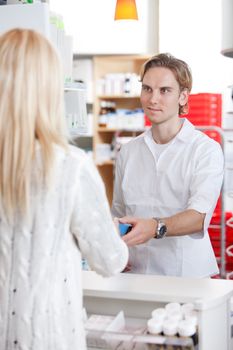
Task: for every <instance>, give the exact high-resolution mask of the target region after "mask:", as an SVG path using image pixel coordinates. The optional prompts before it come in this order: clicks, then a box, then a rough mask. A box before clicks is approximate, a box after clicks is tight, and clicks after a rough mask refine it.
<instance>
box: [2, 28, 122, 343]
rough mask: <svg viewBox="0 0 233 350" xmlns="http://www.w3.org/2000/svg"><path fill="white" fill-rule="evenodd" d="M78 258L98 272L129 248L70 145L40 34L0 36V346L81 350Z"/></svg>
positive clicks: (117, 263) (118, 263)
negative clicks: (84, 259) (85, 261)
mask: <svg viewBox="0 0 233 350" xmlns="http://www.w3.org/2000/svg"><path fill="white" fill-rule="evenodd" d="M81 254H82V256H83V257H85V258H86V259H87V261H88V264H89V265H90V267H91V268H92V269H94V270H95V271H97V272H98V273H100V274H102V275H106V276H109V275H112V274H116V273H118V272H120V271H121V270H122V269H123V268H124V267H125V265H126V263H127V260H128V250H127V247H126V245H125V243H124V242H123V241H122V240H121V238H120V237H119V235H118V233H117V231H116V228H115V225H114V223H113V221H112V219H111V214H110V210H109V207H108V204H107V199H106V195H105V190H104V186H103V183H102V181H101V179H100V176H99V175H98V172H97V170H96V168H95V167H94V165H93V163H92V162H91V161H90V160H89V159H88V158H87V157H86V156H85V154H84V152H83V151H81V150H79V149H78V148H76V147H73V146H69V145H68V142H67V136H66V128H65V123H64V108H63V83H62V72H61V68H60V61H59V59H58V56H57V54H56V52H55V50H54V48H53V47H52V46H51V44H50V43H49V42H48V41H47V39H45V38H44V37H43V36H42V35H40V34H38V33H36V32H34V31H31V30H22V29H13V30H11V31H9V32H7V33H5V34H3V35H2V36H0V320H1V321H0V349H1V350H7V349H24V350H27V349H28V350H29V349H31V350H42V349H43V350H46V349H51V350H75V349H77V350H78V349H79V350H84V349H85V348H86V344H85V335H84V327H83V323H82V282H81Z"/></svg>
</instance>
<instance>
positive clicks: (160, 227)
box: [153, 218, 167, 239]
mask: <svg viewBox="0 0 233 350" xmlns="http://www.w3.org/2000/svg"><path fill="white" fill-rule="evenodd" d="M153 219H154V220H155V221H157V228H156V232H155V236H154V238H156V239H160V238H164V237H165V236H166V233H167V226H166V225H165V223H164V222H162V220H161V219H160V218H153Z"/></svg>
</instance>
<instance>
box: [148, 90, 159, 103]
mask: <svg viewBox="0 0 233 350" xmlns="http://www.w3.org/2000/svg"><path fill="white" fill-rule="evenodd" d="M159 98H160V93H159V91H158V90H153V91H152V93H151V96H150V101H151V103H158V101H159Z"/></svg>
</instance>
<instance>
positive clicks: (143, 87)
mask: <svg viewBox="0 0 233 350" xmlns="http://www.w3.org/2000/svg"><path fill="white" fill-rule="evenodd" d="M142 90H143V91H150V90H151V89H150V88H149V86H145V85H143V86H142Z"/></svg>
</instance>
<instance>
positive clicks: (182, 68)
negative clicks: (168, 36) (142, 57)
mask: <svg viewBox="0 0 233 350" xmlns="http://www.w3.org/2000/svg"><path fill="white" fill-rule="evenodd" d="M154 67H164V68H168V69H170V70H171V71H172V72H173V74H174V76H175V78H176V80H177V82H178V84H179V88H180V91H183V90H187V91H188V93H190V91H191V89H192V73H191V69H190V67H189V66H188V64H187V63H186V62H184V61H182V60H180V59H178V58H176V57H174V56H172V55H171V54H169V53H160V54H158V55H156V56H152V57H151V58H149V59H148V60H147V61H146V62H145V63H144V64H143V66H142V69H141V73H140V78H141V79H140V80H141V81H142V80H143V78H144V75H145V74H146V72H147V71H148V70H149V69H151V68H154ZM186 113H188V102H187V103H186V104H185V105H184V106H181V105H180V106H179V114H180V115H182V114H186Z"/></svg>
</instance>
